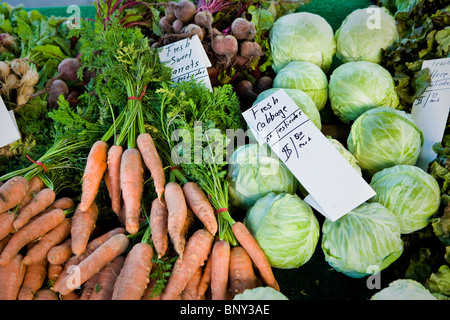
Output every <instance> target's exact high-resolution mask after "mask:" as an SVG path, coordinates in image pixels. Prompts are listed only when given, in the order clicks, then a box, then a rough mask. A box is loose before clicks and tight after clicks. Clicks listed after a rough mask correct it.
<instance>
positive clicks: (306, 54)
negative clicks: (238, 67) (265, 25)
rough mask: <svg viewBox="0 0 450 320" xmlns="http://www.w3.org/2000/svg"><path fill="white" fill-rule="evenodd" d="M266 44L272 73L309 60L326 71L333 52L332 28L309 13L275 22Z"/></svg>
mask: <svg viewBox="0 0 450 320" xmlns="http://www.w3.org/2000/svg"><path fill="white" fill-rule="evenodd" d="M269 41H270V50H271V53H272V58H273V63H272V68H273V70H274V71H275V73H278V72H279V71H280V70H281V69H282V68H283V67H284V66H285V65H287V64H288V63H289V62H291V61H309V62H311V63H314V64H316V65H318V66H319V67H320V68H321V69H322V70H323V71H324V72H327V71H328V69H329V68H330V66H331V62H332V60H333V56H334V54H335V53H336V41H335V39H334V33H333V29H332V28H331V26H330V25H329V24H328V22H327V21H326V20H325V19H324V18H322V17H321V16H320V15H318V14H313V13H309V12H295V13H290V14H287V15H284V16H282V17H281V18H279V19H278V20H276V21H275V23H274V24H273V26H272V29H271V30H270V34H269Z"/></svg>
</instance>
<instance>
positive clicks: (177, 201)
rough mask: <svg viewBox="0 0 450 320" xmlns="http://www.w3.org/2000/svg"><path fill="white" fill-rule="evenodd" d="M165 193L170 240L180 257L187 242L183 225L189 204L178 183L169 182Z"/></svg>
mask: <svg viewBox="0 0 450 320" xmlns="http://www.w3.org/2000/svg"><path fill="white" fill-rule="evenodd" d="M164 195H165V199H166V204H167V212H168V217H167V229H168V232H169V236H170V240H171V242H172V243H173V246H174V249H175V251H176V252H177V253H178V255H179V256H180V258H182V257H183V251H184V247H185V244H186V238H185V236H184V235H183V231H184V229H183V227H184V225H185V223H186V217H187V204H186V200H185V198H184V194H183V189H182V188H181V186H180V185H179V184H178V183H176V182H169V183H168V184H167V185H166V189H165V192H164Z"/></svg>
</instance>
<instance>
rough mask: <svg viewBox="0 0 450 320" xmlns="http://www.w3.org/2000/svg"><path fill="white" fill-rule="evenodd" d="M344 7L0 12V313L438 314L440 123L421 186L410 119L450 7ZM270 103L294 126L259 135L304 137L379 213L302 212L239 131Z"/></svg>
mask: <svg viewBox="0 0 450 320" xmlns="http://www.w3.org/2000/svg"><path fill="white" fill-rule="evenodd" d="M349 3H350V2H349ZM349 3H346V4H345V5H343V6H342V8H341V11H340V14H336V15H333V17H331V15H327V12H328V11H327V10H331V11H332V10H333V8H334V6H335V5H336V4H335V3H334V2H333V1H316V0H303V1H290V2H283V1H280V2H278V1H252V2H247V1H227V0H210V1H208V0H198V1H191V0H179V1H156V2H138V1H128V0H122V1H121V0H115V1H104V0H96V1H94V3H93V5H92V6H90V7H88V8H84V9H83V10H84V11H83V12H84V13H83V14H85V15H84V16H81V17H80V19H79V21H78V24H77V25H76V27H73V24H71V23H72V22H73V21H72V20H70V19H71V18H70V17H67V16H62V15H61V16H55V15H53V14H52V11H51V8H47V10H50V11H48V12H47V13H48V14H47V15H44V14H43V13H42V12H40V11H45V9H42V10H34V9H24V8H23V7H21V6H17V7H13V6H11V5H8V4H7V3H2V4H0V33H1V35H0V45H1V46H0V72H1V82H0V90H1V91H0V94H1V98H2V101H3V102H4V106H2V105H0V107H3V108H5V109H6V110H7V111H8V112H10V113H12V114H13V115H14V116H15V123H17V128H18V130H19V131H20V134H21V137H20V139H19V140H17V141H15V142H13V143H11V144H8V145H6V146H1V147H2V148H1V149H0V299H1V300H32V299H34V300H44V299H47V300H51V299H54V300H76V299H79V300H233V299H234V300H242V299H244V300H264V299H268V300H287V299H289V300H307V299H309V300H313V299H316V300H323V299H336V300H340V299H343V300H377V299H388V298H389V299H395V298H398V299H415V298H418V297H425V298H427V299H441V300H447V299H450V295H449V288H448V283H450V281H449V274H450V273H449V272H448V264H449V263H450V258H449V248H450V242H449V240H448V238H449V232H450V230H449V228H448V219H449V208H450V205H449V199H450V198H449V187H448V186H449V171H448V170H450V169H449V161H448V158H449V155H450V152H449V151H448V148H449V141H448V137H449V135H448V120H447V125H446V127H445V128H443V129H444V132H443V135H442V140H441V141H436V144H434V146H433V148H434V151H435V152H436V158H435V159H434V160H433V161H430V163H429V164H428V166H427V167H426V168H421V167H419V166H417V165H416V163H417V161H418V157H419V153H420V151H421V148H422V147H423V146H424V141H425V140H426V138H427V137H426V136H425V134H424V132H423V131H422V130H421V128H420V126H419V124H418V123H417V122H416V120H417V119H414V117H413V115H412V114H411V112H412V110H413V108H414V104H415V103H416V101H417V100H418V99H421V98H422V97H423V95H425V93H426V92H427V91H426V90H428V89H429V88H433V86H434V82H433V81H435V77H436V73H431V72H430V70H429V69H428V68H422V63H423V61H424V60H431V59H438V58H441V59H445V58H450V53H449V49H450V48H449V46H448V43H449V41H450V29H449V28H450V22H449V21H450V6H449V5H448V4H446V3H445V1H429V0H418V1H413V2H411V1H390V0H385V1H354V2H353V4H349ZM407 3H408V5H407ZM86 10H87V11H86ZM54 12H55V11H53V13H54ZM86 12H89V14H88V13H86ZM377 24H379V25H377ZM377 26H378V27H377ZM197 40H198V41H197ZM162 50H166V51H165V52H167V54H168V59H167V60H166V61H162V58H161V52H162ZM192 52H201V53H200V54H199V55H200V56H199V55H197V56H195V57H193V56H192ZM169 54H171V55H169ZM443 61H448V60H443ZM172 65H176V66H177V68H174V67H171V66H172ZM446 65H450V62H442V65H441V66H442V68H445V67H446ZM443 70H444V71H442V72H443V73H445V72H446V71H445V69H443ZM447 70H448V68H447ZM180 74H182V76H181V78H180ZM438 75H439V74H438ZM205 79H207V81H206V80H205ZM209 84H210V87H209ZM442 89H443V90H447V91H449V90H450V88H448V86H445V84H444V85H442ZM447 91H446V92H447ZM280 92H284V93H286V97H287V99H289V101H292V104H293V106H294V107H295V109H296V111H295V114H296V116H294V117H293V118H291V119H290V120H289V118H290V117H291V116H292V115H288V114H284V113H283V110H285V109H280V110H279V111H273V110H272V112H273V113H271V112H268V113H267V115H266V121H267V124H270V123H272V125H273V123H276V122H277V121H278V120H279V119H280V118H281V119H284V121H290V122H285V124H286V127H288V126H289V125H291V124H294V123H295V121H296V119H297V118H298V117H299V115H301V116H305V117H307V121H310V123H312V124H313V127H314V129H315V130H318V131H320V132H321V133H322V134H323V135H324V136H326V139H325V137H324V140H325V142H326V143H329V144H330V145H331V146H334V148H333V150H330V152H331V151H335V152H336V154H337V155H339V156H342V158H343V159H344V160H343V162H342V164H341V165H348V166H349V167H351V168H354V169H355V171H356V173H355V177H356V178H357V179H361V181H364V182H365V183H367V185H368V186H369V185H370V187H371V188H373V190H374V192H375V193H376V196H374V197H372V198H371V199H369V200H368V201H366V202H364V203H361V204H360V205H359V206H357V207H355V208H354V209H353V210H350V211H349V212H347V213H346V214H345V215H344V216H343V217H340V218H339V219H337V220H335V219H333V218H331V217H329V216H327V214H326V213H325V212H324V211H323V210H322V209H323V208H320V206H319V207H318V206H317V203H314V202H311V199H310V196H311V194H310V192H309V190H307V188H305V186H304V185H303V184H302V181H301V179H299V178H298V177H297V176H295V175H294V174H293V172H291V171H290V170H289V167H288V166H287V165H286V161H287V160H286V159H283V158H282V157H280V156H279V155H276V154H273V153H271V150H270V149H271V148H270V147H269V146H268V145H263V144H259V143H258V142H261V141H260V139H261V136H259V135H258V130H255V129H254V128H253V126H252V124H251V123H249V122H248V121H246V120H247V119H245V118H244V116H243V114H245V112H249V111H250V112H252V110H254V109H253V108H254V107H255V106H259V105H261V103H262V102H266V101H268V100H267V99H269V98H273V97H275V94H276V93H280ZM449 97H450V95H442V96H441V97H439V98H434V100H435V101H434V102H435V103H436V104H438V103H439V101H440V103H441V107H442V103H443V105H444V108H448V104H449V100H448V99H449ZM274 103H275V101H274ZM445 104H446V105H445ZM271 107H272V106H271V105H270V103H268V104H267V105H265V106H263V107H262V108H261V109H259V110H260V111H261V112H265V111H267V110H270V108H271ZM297 107H298V109H297ZM286 110H287V109H286ZM253 112H255V111H253ZM293 114H294V113H293ZM11 119H12V118H11ZM0 130H1V128H0ZM277 134H279V135H281V134H284V133H282V132H281V131H280V130H278V131H277ZM287 134H293V137H295V139H299V140H302V139H305V141H306V140H307V139H308V138H307V137H306V136H302V135H303V133H302V132H294V133H292V131H290V132H289V133H287ZM294 134H295V136H294ZM309 139H310V140H311V137H309ZM310 140H308V142H309V141H310ZM266 142H267V141H266ZM312 144H314V140H313V142H311V143H310V144H309V145H312ZM306 145H307V143H306V142H303V141H302V142H301V143H300V144H299V146H300V147H304V146H306ZM334 149H336V150H334ZM287 151H289V152H292V150H285V154H286V155H290V153H288V152H287ZM297 152H298V150H297ZM305 152H307V151H305ZM288 159H289V157H288ZM333 165H334V164H330V166H331V167H332V166H333ZM315 169H316V170H317V168H315ZM305 170H308V168H305ZM351 170H352V169H351ZM317 172H318V174H320V170H318V171H317ZM350 173H353V172H350ZM323 178H326V179H330V180H331V179H333V178H334V177H333V176H329V177H328V176H327V177H321V179H323ZM341 182H342V188H343V189H344V188H345V183H346V181H341ZM316 192H318V191H317V190H314V194H317V193H316ZM34 277H35V279H36V281H33V278H34ZM373 278H376V279H378V280H379V281H376V282H377V285H376V286H374V285H372V284H371V283H370V279H373Z"/></svg>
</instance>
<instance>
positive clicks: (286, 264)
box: [244, 193, 320, 269]
mask: <svg viewBox="0 0 450 320" xmlns="http://www.w3.org/2000/svg"><path fill="white" fill-rule="evenodd" d="M244 224H245V225H246V226H247V228H248V229H249V231H250V233H251V234H252V235H253V237H254V238H255V240H256V241H257V242H258V244H259V246H260V247H261V249H262V250H263V251H264V253H265V255H266V257H267V259H268V260H269V263H270V265H271V266H272V267H275V268H280V269H293V268H298V267H300V266H302V265H303V264H305V263H306V262H308V261H309V259H310V258H311V256H312V255H313V253H314V251H315V249H316V246H317V242H318V240H319V235H320V227H319V222H318V220H317V218H316V216H315V215H314V212H313V210H312V208H311V207H310V206H309V204H308V203H306V202H305V201H304V200H302V199H300V197H299V196H298V195H296V194H287V193H280V194H275V193H269V194H268V195H266V196H265V197H263V198H261V199H259V200H258V201H256V203H255V204H254V205H253V207H251V208H250V210H248V211H247V215H246V217H245V219H244Z"/></svg>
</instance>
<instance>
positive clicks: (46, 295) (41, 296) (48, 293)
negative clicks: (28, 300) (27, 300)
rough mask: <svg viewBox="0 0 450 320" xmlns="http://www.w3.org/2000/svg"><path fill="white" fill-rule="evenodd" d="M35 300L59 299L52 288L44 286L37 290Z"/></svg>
mask: <svg viewBox="0 0 450 320" xmlns="http://www.w3.org/2000/svg"><path fill="white" fill-rule="evenodd" d="M33 300H59V298H58V295H57V294H56V293H55V292H53V291H52V290H50V289H47V288H42V289H39V290H38V291H37V292H36V295H35V297H34V299H33Z"/></svg>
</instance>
